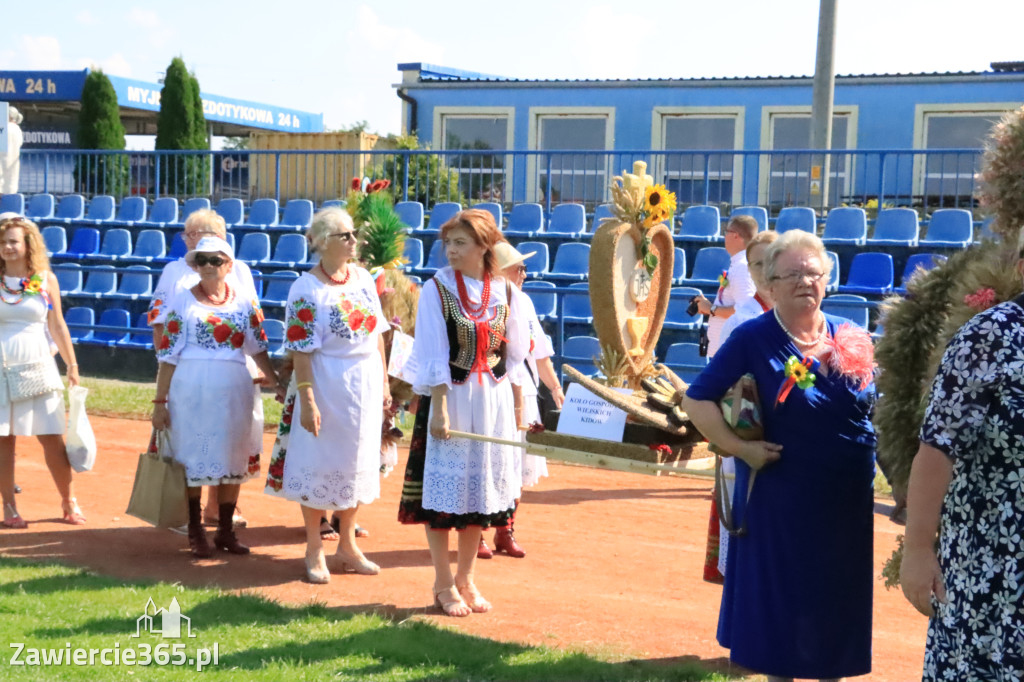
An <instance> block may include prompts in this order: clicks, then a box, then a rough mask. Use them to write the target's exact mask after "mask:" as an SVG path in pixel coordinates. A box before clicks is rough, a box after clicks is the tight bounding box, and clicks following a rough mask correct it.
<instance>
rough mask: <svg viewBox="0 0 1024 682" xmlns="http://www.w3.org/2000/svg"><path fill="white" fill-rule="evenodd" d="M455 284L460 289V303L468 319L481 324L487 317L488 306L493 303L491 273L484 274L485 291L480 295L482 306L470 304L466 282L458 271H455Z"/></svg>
mask: <svg viewBox="0 0 1024 682" xmlns="http://www.w3.org/2000/svg"><path fill="white" fill-rule="evenodd" d="M455 284H456V286H457V287H458V289H459V303H461V304H462V311H463V312H464V313H466V317H468V318H469V319H471V320H473V321H474V322H479V321H481V320H482V319H484V317H486V316H487V306H488V305H489V304H490V302H491V276H490V274H489V273H486V272H485V273H484V289H483V292H482V293H481V294H480V305H479V306H477V307H473V306H472V305H470V302H469V294H468V293H466V280H465V279H464V278H463V277H462V273H461V272H459V271H458V270H456V271H455Z"/></svg>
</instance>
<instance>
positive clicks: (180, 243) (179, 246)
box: [160, 232, 188, 262]
mask: <svg viewBox="0 0 1024 682" xmlns="http://www.w3.org/2000/svg"><path fill="white" fill-rule="evenodd" d="M186 253H188V246H186V245H185V233H184V232H176V233H175V234H174V236H173V237H171V248H170V249H168V250H167V255H165V256H164V257H163V258H161V259H160V260H162V261H165V262H167V261H172V260H178V259H179V258H184V257H185V254H186Z"/></svg>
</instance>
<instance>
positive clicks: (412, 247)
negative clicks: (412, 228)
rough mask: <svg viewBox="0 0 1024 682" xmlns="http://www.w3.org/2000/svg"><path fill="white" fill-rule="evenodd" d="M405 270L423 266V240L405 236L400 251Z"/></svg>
mask: <svg viewBox="0 0 1024 682" xmlns="http://www.w3.org/2000/svg"><path fill="white" fill-rule="evenodd" d="M402 258H404V259H405V261H406V263H405V269H406V270H418V269H420V268H422V267H423V240H422V239H417V238H416V237H406V239H405V249H404V250H403V251H402Z"/></svg>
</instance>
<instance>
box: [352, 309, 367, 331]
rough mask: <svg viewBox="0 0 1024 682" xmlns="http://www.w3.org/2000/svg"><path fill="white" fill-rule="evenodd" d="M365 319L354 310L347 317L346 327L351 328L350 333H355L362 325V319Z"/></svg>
mask: <svg viewBox="0 0 1024 682" xmlns="http://www.w3.org/2000/svg"><path fill="white" fill-rule="evenodd" d="M365 317H366V316H365V315H363V314H362V313H361V312H359V311H358V310H356V311H355V312H353V313H352V314H351V315H349V316H348V326H349V327H351V329H352V331H356V330H357V329H359V327H361V326H362V325H363V319H365Z"/></svg>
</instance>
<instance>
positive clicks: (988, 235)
mask: <svg viewBox="0 0 1024 682" xmlns="http://www.w3.org/2000/svg"><path fill="white" fill-rule="evenodd" d="M995 220H996V217H995V216H991V215H990V216H988V217H987V218H985V219H984V220H982V221H981V225H979V226H978V229H977V230H975V231H974V241H976V242H982V241H985V240H986V239H989V240H994V239H998V237H997V236H996V233H995V232H993V231H992V223H994V222H995Z"/></svg>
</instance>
